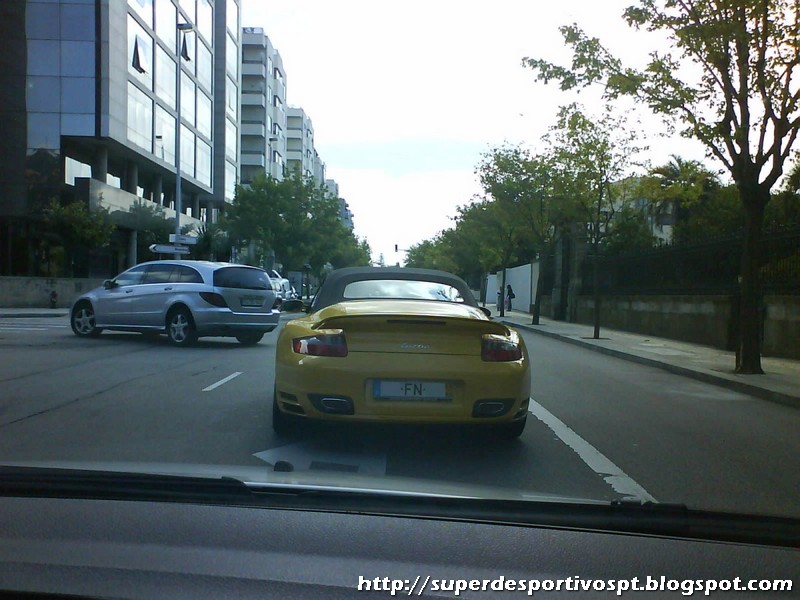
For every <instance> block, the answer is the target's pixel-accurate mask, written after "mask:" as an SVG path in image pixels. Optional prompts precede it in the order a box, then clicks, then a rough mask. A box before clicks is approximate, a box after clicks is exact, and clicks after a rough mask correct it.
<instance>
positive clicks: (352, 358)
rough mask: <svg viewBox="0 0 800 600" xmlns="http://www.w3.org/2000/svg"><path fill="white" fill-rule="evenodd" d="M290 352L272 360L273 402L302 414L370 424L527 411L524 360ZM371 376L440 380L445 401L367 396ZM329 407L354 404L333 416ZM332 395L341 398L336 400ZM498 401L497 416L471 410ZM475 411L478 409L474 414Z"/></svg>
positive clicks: (511, 416) (503, 417) (504, 418)
mask: <svg viewBox="0 0 800 600" xmlns="http://www.w3.org/2000/svg"><path fill="white" fill-rule="evenodd" d="M298 356H299V355H290V357H291V358H290V360H285V361H281V360H280V359H279V361H278V363H277V365H276V372H275V381H276V387H277V400H278V406H279V408H280V410H281V411H282V412H285V413H287V414H291V415H296V416H298V417H301V418H307V419H312V420H326V421H366V422H376V423H409V424H413V423H418V424H423V423H430V424H467V423H469V424H476V425H480V424H486V425H496V424H502V423H510V422H512V421H516V420H520V419H523V418H524V417H525V416H526V415H527V412H528V401H529V397H530V372H529V368H528V363H527V361H522V360H521V361H516V362H507V363H488V362H484V361H482V360H481V359H480V357H473V356H450V355H420V354H415V355H407V354H390V353H383V354H381V353H359V352H351V353H350V354H348V356H347V357H344V358H331V357H312V356H302V357H301V358H297V357H298ZM376 380H394V381H398V380H400V381H429V382H444V383H445V384H446V389H447V392H448V394H447V395H448V399H447V400H408V399H406V400H385V399H379V398H375V397H374V396H373V390H374V382H375V381H376ZM326 398H330V399H332V401H331V402H329V403H328V404H329V405H330V406H334V407H336V406H337V405H340V406H341V407H347V406H348V402H349V405H350V406H351V407H352V414H337V413H336V412H335V411H334V412H331V411H329V410H327V408H328V407H326V406H325V402H324V399H326ZM336 399H342V400H345V402H341V403H337V402H336V401H335V400H336ZM486 402H492V403H494V404H493V405H492V406H499V404H498V403H500V402H502V403H503V406H504V407H505V408H504V409H503V412H502V413H501V414H499V415H498V416H479V415H476V403H480V405H481V406H483V405H484V403H486ZM477 412H478V413H480V410H478V411H477Z"/></svg>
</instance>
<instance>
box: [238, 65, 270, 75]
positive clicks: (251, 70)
mask: <svg viewBox="0 0 800 600" xmlns="http://www.w3.org/2000/svg"><path fill="white" fill-rule="evenodd" d="M247 75H251V76H255V77H260V78H262V79H266V77H267V67H266V66H264V64H263V63H260V62H252V63H251V62H245V63H243V64H242V76H247Z"/></svg>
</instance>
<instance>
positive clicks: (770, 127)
mask: <svg viewBox="0 0 800 600" xmlns="http://www.w3.org/2000/svg"><path fill="white" fill-rule="evenodd" d="M624 18H625V19H626V20H627V22H628V24H629V25H631V26H633V27H635V28H637V29H646V30H649V31H656V32H660V33H666V34H667V35H668V36H669V39H670V41H671V43H672V45H671V48H670V49H668V50H667V51H664V52H658V51H653V52H651V53H650V59H649V61H648V64H647V66H646V67H645V68H644V69H642V70H637V69H633V68H630V67H625V66H623V65H622V63H621V61H620V60H619V59H617V58H616V57H614V56H613V55H612V54H611V53H610V52H609V51H608V50H607V49H606V48H605V47H604V46H603V45H602V44H601V43H600V41H599V40H598V39H597V38H592V37H589V36H587V35H586V34H585V33H584V32H583V31H582V30H581V29H580V28H579V27H577V26H576V25H570V26H564V27H562V28H561V32H562V34H563V36H564V40H565V42H566V43H567V45H569V46H571V47H572V51H573V59H572V64H571V65H570V66H569V67H563V66H560V65H555V64H553V63H550V62H548V61H545V60H541V59H534V58H525V59H523V64H524V65H527V66H528V67H530V68H532V69H533V70H534V71H535V72H536V74H537V78H538V79H539V80H541V81H544V82H548V81H551V80H557V81H559V82H560V85H561V88H562V89H565V90H567V89H572V88H576V87H583V86H586V85H590V84H593V83H600V84H602V85H604V86H605V88H604V89H605V95H606V97H608V98H610V99H614V98H617V97H619V96H621V95H629V96H633V97H635V98H637V99H639V100H640V101H642V102H644V103H646V104H647V105H648V106H649V107H650V109H651V110H652V111H653V112H654V113H656V114H660V115H663V116H664V117H665V120H666V121H667V122H668V123H670V124H672V123H675V122H676V121H678V122H680V123H682V124H683V126H684V127H683V130H682V133H683V134H684V135H686V136H689V137H693V138H695V139H698V140H699V141H700V142H702V143H703V144H704V145H705V147H706V149H707V151H708V152H709V154H710V155H711V156H713V157H715V158H716V159H717V160H719V161H720V162H721V163H722V164H723V165H724V166H725V168H726V169H727V170H728V172H729V173H730V175H731V177H732V178H733V181H734V183H735V184H736V186H737V188H738V192H739V199H740V201H741V203H742V206H743V208H744V212H745V243H744V251H743V253H742V260H741V279H742V283H741V303H740V306H741V308H740V315H739V343H738V348H737V360H736V372H738V373H763V371H762V369H761V334H760V325H759V323H760V321H759V320H760V302H761V284H760V277H759V252H760V249H759V246H760V240H761V232H762V225H763V221H764V214H765V209H766V207H767V204H768V202H769V200H770V198H771V190H772V189H773V187H774V186H775V185H776V184H777V183H778V181H779V180H780V178H781V176H782V174H783V169H784V163H785V162H786V161H787V159H788V158H789V156H790V153H791V150H792V147H793V146H794V143H795V141H796V139H797V135H798V131H800V105H799V104H798V102H800V91H798V89H797V85H796V75H797V70H798V66H800V53H799V52H798V50H799V48H798V42H800V2H798V0H640V1H639V2H638V3H637V4H635V5H633V6H631V7H629V8H628V9H627V10H625V12H624ZM687 67H688V68H687Z"/></svg>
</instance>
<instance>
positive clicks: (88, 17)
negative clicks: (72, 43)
mask: <svg viewBox="0 0 800 600" xmlns="http://www.w3.org/2000/svg"><path fill="white" fill-rule="evenodd" d="M133 1H134V2H135V1H136V0H133ZM151 1H152V0H151ZM150 24H152V10H151V19H150V22H148V25H150ZM94 36H95V32H94V6H79V5H76V4H66V3H62V4H61V35H60V37H61V39H62V40H83V41H92V40H94Z"/></svg>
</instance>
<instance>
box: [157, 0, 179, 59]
mask: <svg viewBox="0 0 800 600" xmlns="http://www.w3.org/2000/svg"><path fill="white" fill-rule="evenodd" d="M177 24H178V11H177V9H176V8H175V5H174V4H173V3H172V0H156V33H157V34H158V37H160V38H161V40H162V41H163V42H164V43H165V44H166V46H167V48H169V50H170V52H172V53H177V47H178V46H177V39H178V38H177V35H178V33H177Z"/></svg>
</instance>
